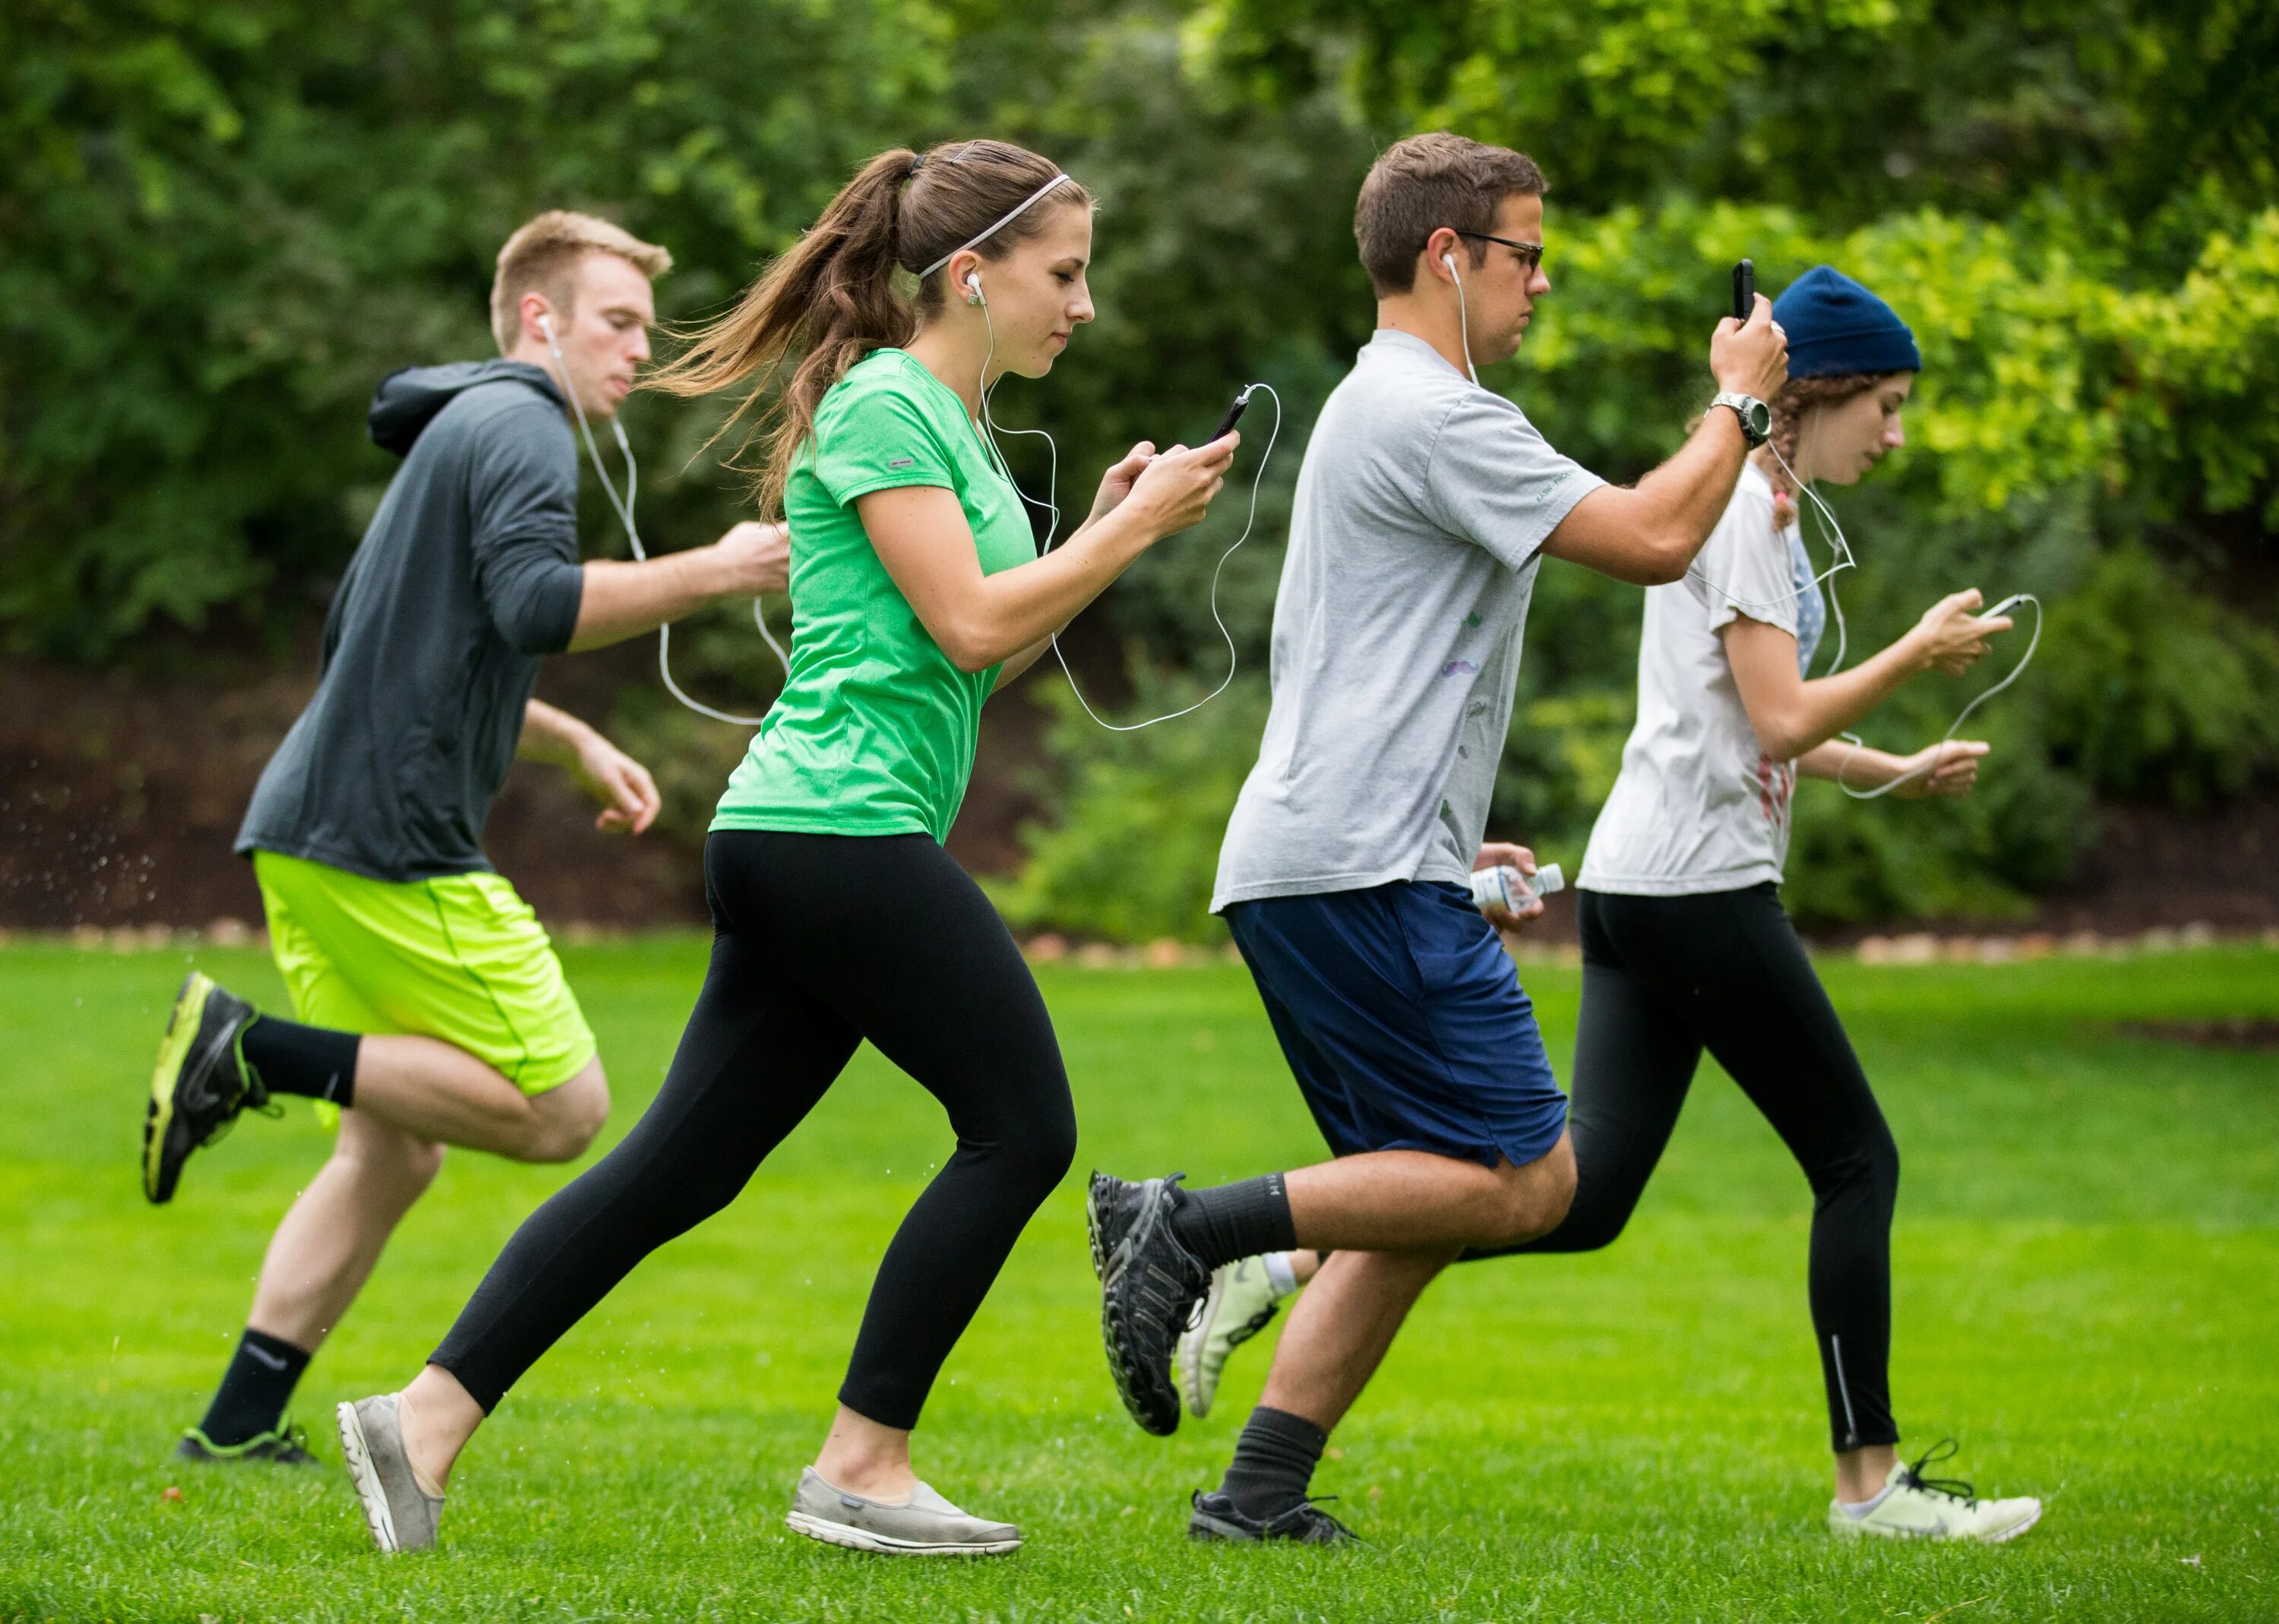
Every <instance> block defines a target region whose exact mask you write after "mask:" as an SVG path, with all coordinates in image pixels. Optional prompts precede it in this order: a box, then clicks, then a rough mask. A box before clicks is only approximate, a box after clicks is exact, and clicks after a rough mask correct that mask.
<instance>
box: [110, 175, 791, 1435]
mask: <svg viewBox="0 0 2279 1624" xmlns="http://www.w3.org/2000/svg"><path fill="white" fill-rule="evenodd" d="M670 267H671V256H670V255H669V254H667V253H666V252H665V250H664V249H661V248H657V247H656V246H654V245H652V244H649V243H646V242H643V241H640V240H639V239H638V238H635V237H633V236H632V235H630V234H627V233H626V232H625V231H622V230H620V229H619V228H618V227H617V226H612V225H610V224H609V223H608V222H607V221H604V220H600V219H595V218H591V217H590V216H586V215H579V214H571V213H566V212H562V211H553V212H549V213H546V214H542V215H540V216H539V217H538V218H536V219H534V220H533V221H531V222H530V223H529V224H528V225H526V226H524V227H523V228H522V229H521V230H520V231H518V232H517V233H515V234H514V235H513V236H512V237H511V238H510V239H509V240H508V241H507V244H506V246H505V247H504V248H503V249H501V250H500V253H499V259H498V272H497V276H496V280H495V282H494V284H493V286H492V289H491V318H492V327H493V331H494V333H495V336H496V337H497V340H498V344H499V349H500V352H501V357H502V358H501V359H498V360H495V361H481V362H464V363H459V364H454V365H448V366H432V367H414V368H410V369H407V370H405V371H403V372H397V373H395V374H394V375H393V376H391V377H389V378H388V379H386V380H384V381H383V382H382V383H381V384H380V388H379V390H378V392H377V393H376V394H375V395H373V397H372V412H371V426H372V440H373V441H374V442H375V443H376V444H378V445H380V447H382V448H385V449H387V450H388V451H391V452H394V453H395V455H397V456H401V457H402V458H403V467H402V468H401V469H400V470H399V471H397V473H396V476H395V479H394V481H393V482H392V483H391V484H390V485H389V486H388V494H387V495H386V497H385V498H384V499H383V500H382V502H381V503H380V510H379V512H378V513H377V514H376V515H375V516H374V517H373V518H372V525H371V527H370V528H369V529H368V530H367V531H366V532H364V540H363V543H362V544H361V545H360V546H359V547H358V548H357V553H356V555H355V557H354V558H353V559H352V560H351V561H350V563H349V569H348V572H347V574H346V575H345V576H344V577H343V578H342V579H341V587H340V591H339V594H337V595H336V596H335V598H334V601H333V606H332V609H331V612H330V613H329V614H328V615H327V617H326V623H325V632H324V645H323V654H322V664H321V668H320V670H321V676H320V678H319V679H318V685H317V692H316V693H315V695H314V696H313V697H312V698H311V700H310V701H309V704H308V707H307V709H304V710H303V712H302V713H301V716H300V718H299V720H297V721H296V722H295V723H294V724H293V727H292V730H291V732H288V733H287V735H286V736H285V740H284V742H283V744H281V745H280V746H279V747H278V750H277V753H276V755H273V756H272V757H271V759H270V762H269V765H268V767H267V768H266V769H265V770H264V772H263V773H262V775H261V781H260V784H259V785H258V787H257V788H256V789H255V791H254V794H253V803H252V805H251V807H250V808H249V810H248V811H247V813H246V816H245V823H244V825H243V827H242V829H241V830H240V831H239V833H238V839H237V849H238V851H239V852H240V853H241V854H245V855H249V856H250V857H251V858H252V860H253V864H254V873H255V877H256V878H257V881H258V882H259V885H260V887H261V894H262V903H263V907H264V909H265V912H266V914H267V916H268V923H269V931H270V939H271V943H272V951H273V952H274V954H275V956H276V960H277V966H278V969H279V970H280V972H281V973H282V975H283V977H284V980H285V984H286V986H287V988H288V991H289V992H290V994H291V997H292V1002H293V1015H294V1019H292V1020H289V1021H288V1020H285V1019H283V1018H281V1017H279V1016H276V1015H265V1014H262V1013H260V1012H258V1011H257V1010H256V1009H255V1008H254V1007H252V1006H251V1005H250V1004H249V1003H247V1002H245V1001H244V1000H241V999H239V998H236V997H234V996H233V995H232V994H231V993H229V992H226V991H225V990H224V989H222V988H220V987H219V986H216V985H215V984H213V983H212V982H211V980H210V979H208V978H207V977H205V976H203V975H202V974H193V975H192V976H191V977H189V978H188V980H187V981H186V982H185V983H184V984H183V986H182V990H181V992H180V996H179V997H178V999H177V1000H176V1002H175V1005H174V1008H173V1016H172V1018H171V1020H170V1021H169V1023H168V1026H167V1031H166V1038H165V1042H164V1043H163V1045H162V1046H161V1047H160V1050H159V1054H158V1062H157V1068H156V1070H155V1072H154V1075H153V1076H152V1079H151V1084H150V1103H149V1106H148V1107H147V1113H146V1117H145V1122H144V1127H143V1190H144V1193H145V1194H146V1195H147V1196H148V1197H149V1198H150V1200H152V1201H153V1202H164V1201H167V1200H170V1199H173V1193H174V1189H175V1185H176V1183H177V1181H178V1180H179V1179H180V1176H181V1169H182V1164H183V1162H184V1161H186V1160H187V1159H188V1156H189V1154H190V1153H191V1152H193V1151H195V1150H196V1149H197V1148H198V1147H199V1146H200V1145H204V1144H206V1143H209V1142H210V1141H211V1139H212V1138H215V1137H216V1136H217V1134H218V1133H219V1130H221V1129H222V1128H223V1127H224V1126H226V1124H227V1123H228V1122H231V1121H232V1120H234V1118H235V1117H236V1116H237V1115H239V1114H240V1113H241V1112H242V1111H243V1110H244V1109H245V1108H246V1107H249V1106H251V1107H261V1106H264V1105H266V1104H267V1103H268V1102H269V1101H270V1099H272V1097H274V1096H278V1095H284V1094H298V1095H303V1096H306V1097H309V1098H311V1099H315V1100H317V1101H318V1102H319V1103H318V1110H319V1111H320V1113H323V1114H325V1115H328V1116H331V1117H332V1118H334V1120H336V1121H337V1122H338V1126H339V1138H338V1140H337V1142H336V1144H335V1145H334V1152H333V1155H332V1158H331V1160H330V1161H328V1162H327V1163H326V1165H325V1167H324V1168H323V1169H322V1171H320V1172H319V1173H318V1175H317V1176H316V1177H315V1178H314V1179H312V1180H311V1181H310V1184H309V1186H308V1188H307V1189H306V1190H305V1191H303V1192H302V1194H301V1197H300V1199H298V1200H296V1201H295V1203H294V1204H293V1207H292V1208H291V1210H290V1211H288V1213H287V1214H286V1215H285V1219H284V1222H282V1223H280V1225H279V1226H278V1229H277V1232H276V1235H275V1237H274V1238H273V1239H272V1241H271V1242H270V1245H269V1252H268V1256H267V1257H266V1258H265V1260H264V1261H263V1264H262V1268H261V1274H260V1277H259V1282H258V1283H257V1285H256V1287H255V1290H254V1298H253V1312H252V1314H251V1315H250V1317H249V1321H248V1322H247V1326H246V1329H245V1332H244V1335H243V1337H242V1338H241V1340H240V1342H239V1344H238V1348H237V1352H236V1353H235V1355H234V1358H233V1359H232V1360H231V1362H230V1366H229V1368H228V1370H227V1372H226V1374H225V1375H224V1376H223V1378H222V1383H221V1386H220V1389H219V1391H218V1392H217V1393H216V1394H215V1396H214V1399H213V1402H212V1405H211V1407H210V1408H209V1409H208V1410H207V1413H206V1415H205V1417H204V1419H203V1421H201V1422H200V1424H199V1425H197V1426H196V1427H193V1428H191V1429H189V1430H188V1432H187V1433H186V1434H185V1435H184V1436H183V1439H182V1442H181V1444H180V1453H181V1454H182V1455H183V1456H185V1457H188V1458H191V1459H228V1460H255V1459H259V1460H271V1461H284V1462H292V1463H297V1462H299V1461H303V1460H305V1459H308V1458H309V1457H308V1455H307V1453H306V1452H305V1451H304V1450H303V1448H302V1447H301V1445H300V1444H299V1442H298V1440H297V1438H296V1437H295V1434H294V1431H293V1429H292V1428H291V1425H290V1423H289V1422H288V1420H287V1419H286V1415H285V1408H286V1405H287V1403H288V1400H289V1399H290V1398H291V1396H292V1392H293V1389H294V1386H295V1383H297V1382H298V1380H299V1378H300V1375H301V1373H302V1371H303V1368H304V1367H306V1366H307V1364H308V1362H309V1360H310V1357H311V1355H312V1354H313V1353H314V1352H316V1350H317V1348H318V1346H319V1345H320V1344H322V1343H323V1341H324V1339H325V1337H326V1335H328V1334H329V1333H330V1332H331V1330H332V1329H333V1328H334V1326H336V1325H337V1324H339V1322H340V1319H341V1314H343V1313H345V1312H346V1311H347V1309H348V1306H349V1304H350V1303H351V1302H352V1301H354V1300H355V1298H356V1294H357V1291H358V1289H359V1288H361V1287H362V1285H363V1284H364V1280H365V1278H366V1277H367V1276H368V1275H370V1274H371V1272H372V1267H373V1265H374V1264H376V1263H377V1262H378V1261H379V1260H380V1251H381V1249H382V1247H384V1246H385V1245H387V1242H388V1236H389V1235H390V1234H391V1233H392V1232H393V1231H394V1229H395V1226H396V1224H397V1223H398V1222H400V1221H401V1220H402V1219H403V1215H404V1214H405V1213H406V1212H408V1211H409V1210H410V1209H411V1204H412V1203H413V1202H414V1201H416V1200H417V1199H418V1197H419V1195H420V1192H421V1191H424V1190H425V1189H426V1187H427V1184H428V1183H429V1181H431V1180H432V1179H433V1178H434V1176H435V1172H436V1169H437V1168H439V1167H440V1166H441V1162H442V1158H443V1147H444V1146H445V1145H465V1146H468V1147H470V1148H472V1149H476V1150H484V1151H489V1152H491V1153H494V1154H496V1155H502V1156H507V1157H510V1158H512V1159H514V1160H516V1161H570V1160H572V1158H574V1157H576V1156H578V1155H579V1153H582V1152H583V1151H584V1150H585V1149H586V1147H587V1145H588V1144H590V1143H591V1142H592V1140H593V1138H594V1136H595V1133H596V1132H598V1131H599V1130H600V1129H601V1126H602V1122H603V1120H604V1119H605V1118H606V1117H607V1116H608V1115H609V1108H610V1095H609V1084H608V1082H607V1080H606V1078H605V1077H604V1076H603V1074H602V1062H601V1061H600V1059H599V1057H598V1056H597V1055H596V1053H595V1044H594V1037H593V1033H592V1032H591V1030H588V1028H587V1024H586V1020H585V1017H584V1015H583V1014H582V1013H580V1011H579V1007H578V1000H577V999H576V997H575V996H574V995H573V994H572V992H571V991H570V986H569V984H568V982H567V981H566V980H565V979H564V976H563V973H562V966H561V964H560V962H559V961H557V960H556V958H555V956H554V952H553V948H552V946H551V945H550V944H549V941H548V939H547V936H546V932H545V931H544V930H542V929H541V927H540V925H539V923H538V920H537V917H536V915H533V913H532V912H531V910H530V908H529V907H528V906H527V905H526V903H524V902H523V900H521V898H519V897H518V896H517V895H516V894H515V891H514V888H513V886H512V885H510V884H509V883H508V882H507V880H506V879H505V878H504V877H503V876H501V875H499V874H498V873H496V872H495V870H494V869H492V868H491V865H490V862H489V860H488V859H487V858H486V857H485V856H484V854H483V850H482V845H481V839H482V831H483V825H484V823H485V822H486V820H487V818H488V816H489V814H490V808H491V803H492V801H493V800H494V799H495V797H496V795H497V794H498V792H499V789H500V787H501V785H503V783H504V781H505V778H506V773H507V770H508V768H509V766H510V764H511V763H512V762H513V760H514V759H515V757H516V756H518V755H520V756H524V757H526V758H529V759H532V760H537V761H546V762H556V763H557V764H559V765H561V766H564V767H567V768H569V769H570V770H572V771H573V772H575V773H576V774H577V775H578V777H579V781H580V782H581V783H582V784H583V785H585V786H586V788H587V790H588V791H589V792H591V793H593V795H594V796H595V799H596V800H598V801H600V802H601V803H602V812H601V815H600V816H599V818H598V819H597V820H596V822H597V824H598V826H599V827H600V828H602V829H603V830H608V831H623V832H625V833H627V834H639V833H641V831H644V830H646V829H647V828H648V826H649V824H650V823H652V822H653V821H654V820H655V818H656V813H657V804H658V802H657V792H656V785H655V783H654V782H653V781H652V780H651V778H650V777H649V775H648V771H647V770H646V769H644V768H643V767H642V766H641V763H640V762H636V761H634V760H633V758H632V757H630V756H628V755H625V753H624V752H623V751H621V750H619V749H618V748H617V747H615V746H614V745H612V744H610V742H609V740H607V739H604V738H602V735H601V734H600V733H599V732H595V730H594V729H593V728H592V727H589V726H588V725H587V724H585V723H583V722H580V721H579V720H578V719H577V718H576V717H575V716H570V715H567V714H566V713H564V712H563V711H561V710H557V709H555V708H553V707H552V706H549V705H546V704H542V703H541V702H540V701H537V700H535V699H533V698H532V697H531V693H532V690H533V686H535V684H536V682H537V678H538V667H539V663H540V660H541V657H542V656H544V655H549V654H557V653H561V652H563V651H564V650H575V649H585V648H595V647H602V645H604V644H609V643H614V642H618V641H621V640H624V639H626V638H630V637H637V636H640V635H641V634H642V633H643V632H650V631H653V630H655V629H656V627H658V626H659V625H662V624H665V623H667V622H669V621H672V620H676V619H679V618H680V617H683V616H685V615H687V614H689V613H691V612H693V611H694V610H695V609H700V608H702V606H704V605H705V604H707V603H710V602H711V601H714V600H716V599H718V598H724V597H740V598H748V597H752V596H755V595H756V594H759V593H762V592H766V591H772V590H778V589H780V588H781V587H782V586H784V585H785V582H786V579H787V556H788V552H787V545H786V538H785V535H784V532H783V530H782V527H781V526H779V525H758V524H740V525H736V526H735V527H734V528H733V529H732V530H730V531H729V532H728V533H727V534H726V535H725V536H723V537H722V538H721V539H720V540H718V541H717V542H716V543H714V544H713V545H711V546H710V547H704V548H693V549H690V550H687V551H685V552H679V553H675V554H671V555H667V556H665V557H662V558H658V559H656V560H654V561H651V562H648V563H617V562H612V561H596V562H594V563H579V559H578V534H577V511H578V454H577V443H576V440H574V438H573V431H572V413H573V404H574V406H575V407H582V408H583V410H584V415H585V416H586V417H587V418H589V419H591V418H602V419H607V418H610V417H614V416H615V415H616V413H617V411H618V408H619V407H620V406H621V405H622V404H623V403H624V402H625V396H626V395H628V394H630V393H631V392H632V389H633V379H634V373H635V372H636V370H637V369H638V368H639V367H640V366H641V364H642V363H643V362H645V361H647V360H648V354H649V349H648V328H649V327H650V326H651V325H652V323H653V322H654V320H655V318H656V306H655V303H654V301H653V299H652V296H651V294H650V288H649V283H650V280H651V279H652V278H654V277H656V276H658V275H661V274H662V273H663V272H665V271H666V270H668V269H669V268H670ZM572 390H574V391H576V395H575V401H574V403H573V401H572V397H571V395H569V393H568V391H572Z"/></svg>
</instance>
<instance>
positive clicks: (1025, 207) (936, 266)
mask: <svg viewBox="0 0 2279 1624" xmlns="http://www.w3.org/2000/svg"><path fill="white" fill-rule="evenodd" d="M1067 179H1068V177H1067V176H1066V175H1064V174H1060V175H1055V176H1054V177H1053V178H1052V179H1051V180H1047V181H1046V182H1045V183H1044V185H1042V186H1040V187H1039V188H1037V189H1036V190H1035V191H1033V192H1032V193H1030V194H1029V195H1028V196H1027V197H1026V198H1025V199H1024V200H1023V202H1022V203H1021V206H1020V207H1019V208H1017V209H1016V210H1014V211H1013V212H1012V213H1010V214H1009V215H1007V216H1006V217H1005V218H1003V219H1001V220H1000V221H998V222H997V223H996V224H995V225H994V226H991V227H990V228H989V229H988V230H986V231H985V232H983V233H982V234H980V235H979V236H978V237H975V238H972V239H971V241H965V242H961V243H959V244H958V245H957V246H956V247H955V248H954V249H950V250H949V252H948V253H947V254H944V255H943V256H942V257H940V259H937V260H935V261H934V262H933V264H930V265H928V266H927V267H926V268H925V270H923V271H921V272H918V280H920V281H921V282H923V281H925V280H926V278H928V277H930V276H932V274H933V273H934V272H937V271H939V270H940V269H941V268H942V267H943V266H944V265H946V264H948V263H949V262H950V261H951V260H953V259H955V258H956V257H958V256H959V255H960V254H963V252H965V250H966V249H970V248H978V247H979V246H980V245H981V244H982V243H984V242H986V241H989V239H990V238H992V237H994V236H995V235H996V234H998V233H999V232H1001V231H1002V230H1004V229H1005V227H1007V226H1010V225H1011V224H1012V223H1013V222H1014V221H1015V220H1017V219H1019V218H1021V217H1022V216H1023V215H1024V214H1026V213H1027V212H1028V211H1029V209H1030V207H1031V205H1032V204H1034V203H1036V202H1037V201H1038V200H1039V199H1040V198H1042V197H1043V196H1044V195H1045V194H1046V193H1047V192H1049V191H1051V190H1052V189H1053V188H1055V187H1056V186H1058V185H1059V184H1060V183H1061V182H1062V181H1063V180H1067Z"/></svg>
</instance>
